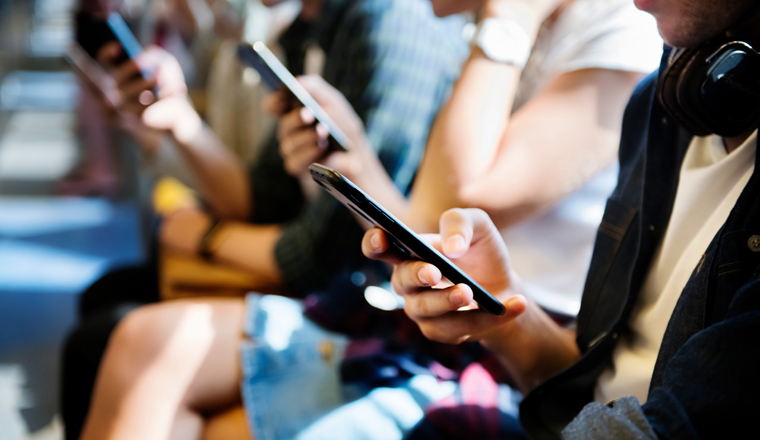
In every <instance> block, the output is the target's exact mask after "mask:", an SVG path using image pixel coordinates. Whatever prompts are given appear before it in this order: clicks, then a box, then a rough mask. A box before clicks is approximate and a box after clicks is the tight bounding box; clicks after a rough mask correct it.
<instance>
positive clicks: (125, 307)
mask: <svg viewBox="0 0 760 440" xmlns="http://www.w3.org/2000/svg"><path fill="white" fill-rule="evenodd" d="M156 301H158V270H157V267H156V265H155V264H149V265H146V266H140V267H132V268H125V269H118V270H114V271H112V272H109V273H107V274H105V275H104V276H103V277H101V278H100V279H99V280H97V281H96V282H95V283H94V284H93V285H92V286H90V287H89V288H88V289H87V290H86V291H85V292H84V293H83V294H82V297H81V299H80V303H79V313H80V321H79V325H78V326H77V327H76V328H75V329H74V331H73V332H72V333H71V334H69V337H68V339H67V340H66V343H65V345H64V348H63V355H62V360H61V365H62V367H61V368H62V369H61V415H62V417H63V423H64V426H65V434H66V437H65V438H66V439H67V440H76V439H78V438H79V436H80V434H81V431H82V427H83V426H84V422H85V418H86V417H87V412H88V410H89V407H90V398H91V395H92V391H93V388H94V385H95V377H96V376H97V373H98V367H99V365H100V360H101V359H102V357H103V353H104V352H105V350H106V346H107V345H108V339H109V338H110V336H111V332H113V330H114V328H116V325H117V324H118V323H119V321H121V319H122V318H124V316H126V315H127V313H129V312H130V311H132V310H134V309H136V308H137V307H140V306H141V305H144V304H149V303H152V302H156Z"/></svg>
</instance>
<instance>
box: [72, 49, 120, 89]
mask: <svg viewBox="0 0 760 440" xmlns="http://www.w3.org/2000/svg"><path fill="white" fill-rule="evenodd" d="M63 56H64V58H65V59H66V61H68V63H69V64H70V65H71V66H72V67H73V68H74V70H76V71H77V72H78V73H79V75H80V76H81V77H82V78H84V79H85V80H86V81H87V83H88V84H89V85H90V87H92V88H93V89H94V90H95V91H97V92H98V93H100V94H101V95H103V96H105V97H107V98H110V97H111V94H112V93H113V92H114V91H116V82H115V81H114V80H113V78H112V77H111V76H110V75H109V74H108V72H106V70H105V69H104V68H103V66H101V65H100V64H98V63H97V61H95V60H94V59H92V57H90V56H89V55H88V54H87V52H86V51H85V50H84V49H83V48H82V46H80V45H79V44H78V43H76V42H72V43H71V44H69V45H68V46H67V47H66V50H65V51H64V53H63Z"/></svg>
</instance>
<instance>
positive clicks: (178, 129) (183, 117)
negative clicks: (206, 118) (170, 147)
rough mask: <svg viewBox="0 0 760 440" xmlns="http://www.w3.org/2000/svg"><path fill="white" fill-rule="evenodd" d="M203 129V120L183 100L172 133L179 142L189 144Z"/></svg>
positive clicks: (188, 103)
mask: <svg viewBox="0 0 760 440" xmlns="http://www.w3.org/2000/svg"><path fill="white" fill-rule="evenodd" d="M202 129H203V120H201V117H200V116H199V115H198V112H196V111H195V109H194V108H193V106H192V105H191V104H190V102H189V101H187V100H182V101H181V104H180V105H179V107H178V108H177V114H176V117H175V121H174V124H173V125H172V127H171V132H172V135H173V136H174V138H175V139H176V140H177V142H179V143H181V144H187V143H189V142H191V141H192V140H193V139H195V138H196V137H197V136H198V135H199V134H200V132H201V130H202Z"/></svg>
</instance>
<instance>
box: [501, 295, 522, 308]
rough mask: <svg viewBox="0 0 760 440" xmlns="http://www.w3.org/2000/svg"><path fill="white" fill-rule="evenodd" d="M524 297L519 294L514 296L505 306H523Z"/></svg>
mask: <svg viewBox="0 0 760 440" xmlns="http://www.w3.org/2000/svg"><path fill="white" fill-rule="evenodd" d="M522 303H523V301H522V298H520V297H519V296H513V297H512V298H510V299H508V300H507V302H506V303H505V304H504V307H506V308H507V309H513V308H517V307H522Z"/></svg>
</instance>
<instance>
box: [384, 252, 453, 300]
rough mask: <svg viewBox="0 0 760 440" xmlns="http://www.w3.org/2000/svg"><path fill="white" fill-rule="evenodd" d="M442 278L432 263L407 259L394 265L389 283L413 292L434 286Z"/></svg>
mask: <svg viewBox="0 0 760 440" xmlns="http://www.w3.org/2000/svg"><path fill="white" fill-rule="evenodd" d="M442 279H443V275H441V271H440V270H438V268H437V267H435V266H433V265H432V264H430V263H426V262H424V261H416V260H407V261H404V262H401V263H399V264H397V265H396V268H395V269H394V270H393V276H392V277H391V283H392V284H393V286H394V288H396V287H397V286H398V288H399V289H400V290H402V291H404V292H415V291H418V290H419V289H421V288H426V287H431V286H435V285H436V284H438V283H440V282H441V280H442ZM399 293H401V292H399ZM460 307H461V306H460Z"/></svg>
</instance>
